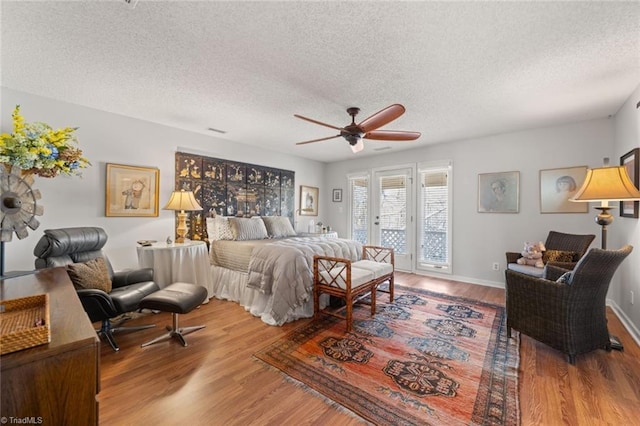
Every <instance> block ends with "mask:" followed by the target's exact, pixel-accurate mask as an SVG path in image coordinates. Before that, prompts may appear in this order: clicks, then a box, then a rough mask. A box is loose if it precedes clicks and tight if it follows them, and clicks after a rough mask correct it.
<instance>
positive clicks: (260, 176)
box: [175, 152, 295, 241]
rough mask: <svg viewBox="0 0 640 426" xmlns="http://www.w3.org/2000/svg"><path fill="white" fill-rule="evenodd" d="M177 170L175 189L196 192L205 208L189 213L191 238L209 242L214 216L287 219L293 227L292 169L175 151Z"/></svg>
mask: <svg viewBox="0 0 640 426" xmlns="http://www.w3.org/2000/svg"><path fill="white" fill-rule="evenodd" d="M175 167H176V168H175V171H176V174H175V176H176V177H175V180H176V181H175V185H176V186H175V189H176V190H180V189H184V190H186V191H193V194H194V196H195V197H196V199H197V201H198V203H200V205H201V206H202V209H203V210H202V211H196V212H187V227H188V234H187V238H189V239H192V240H205V241H207V240H208V236H207V229H206V218H207V217H211V216H214V215H220V216H242V217H247V216H284V217H287V218H288V219H289V221H290V222H291V224H293V219H294V218H293V216H294V211H295V204H294V203H295V172H293V171H291V170H282V169H277V168H273V167H267V166H260V165H255V164H248V163H240V162H237V161H229V160H225V159H221V158H214V157H206V156H202V155H196V154H191V153H185V152H176V155H175ZM176 226H177V223H176Z"/></svg>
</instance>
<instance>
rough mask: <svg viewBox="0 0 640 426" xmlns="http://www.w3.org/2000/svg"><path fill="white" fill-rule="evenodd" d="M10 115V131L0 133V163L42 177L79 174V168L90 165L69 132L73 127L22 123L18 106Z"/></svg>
mask: <svg viewBox="0 0 640 426" xmlns="http://www.w3.org/2000/svg"><path fill="white" fill-rule="evenodd" d="M12 117H13V133H12V134H8V133H3V134H1V135H0V163H2V164H4V165H5V166H8V167H10V166H18V167H20V168H21V169H22V171H23V173H32V174H35V175H38V176H42V177H55V176H57V175H58V174H60V173H62V174H65V175H72V176H75V175H80V174H81V169H84V168H86V167H88V166H90V165H91V163H89V160H87V159H86V158H84V157H83V156H82V151H81V150H80V149H79V148H77V147H76V146H75V145H76V144H77V143H78V141H77V140H76V137H75V135H74V134H73V132H75V131H76V130H77V129H78V128H77V127H75V128H74V127H64V128H62V129H57V130H54V129H53V128H51V126H49V125H48V124H45V123H40V122H36V123H25V121H24V117H23V116H22V115H20V105H16V108H15V109H14V111H13V114H12Z"/></svg>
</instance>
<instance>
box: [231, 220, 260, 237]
mask: <svg viewBox="0 0 640 426" xmlns="http://www.w3.org/2000/svg"><path fill="white" fill-rule="evenodd" d="M229 222H230V223H231V231H232V232H233V239H234V240H237V241H246V240H264V239H265V238H269V234H268V233H267V228H265V226H264V222H263V221H261V220H259V219H258V220H256V219H249V218H245V217H231V218H229Z"/></svg>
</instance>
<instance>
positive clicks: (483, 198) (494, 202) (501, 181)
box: [478, 172, 520, 213]
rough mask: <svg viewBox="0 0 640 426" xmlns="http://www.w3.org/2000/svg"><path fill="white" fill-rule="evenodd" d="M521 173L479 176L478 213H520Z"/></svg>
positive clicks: (482, 174)
mask: <svg viewBox="0 0 640 426" xmlns="http://www.w3.org/2000/svg"><path fill="white" fill-rule="evenodd" d="M519 192H520V172H501V173H481V174H479V175H478V212H480V213H518V211H519V208H520V206H519V200H520V194H519Z"/></svg>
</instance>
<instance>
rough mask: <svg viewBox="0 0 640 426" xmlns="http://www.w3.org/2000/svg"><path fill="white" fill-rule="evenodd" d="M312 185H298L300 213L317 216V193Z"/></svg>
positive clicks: (316, 189)
mask: <svg viewBox="0 0 640 426" xmlns="http://www.w3.org/2000/svg"><path fill="white" fill-rule="evenodd" d="M319 192H320V191H319V190H318V188H316V187H314V186H304V185H300V215H301V216H318V193H319Z"/></svg>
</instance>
